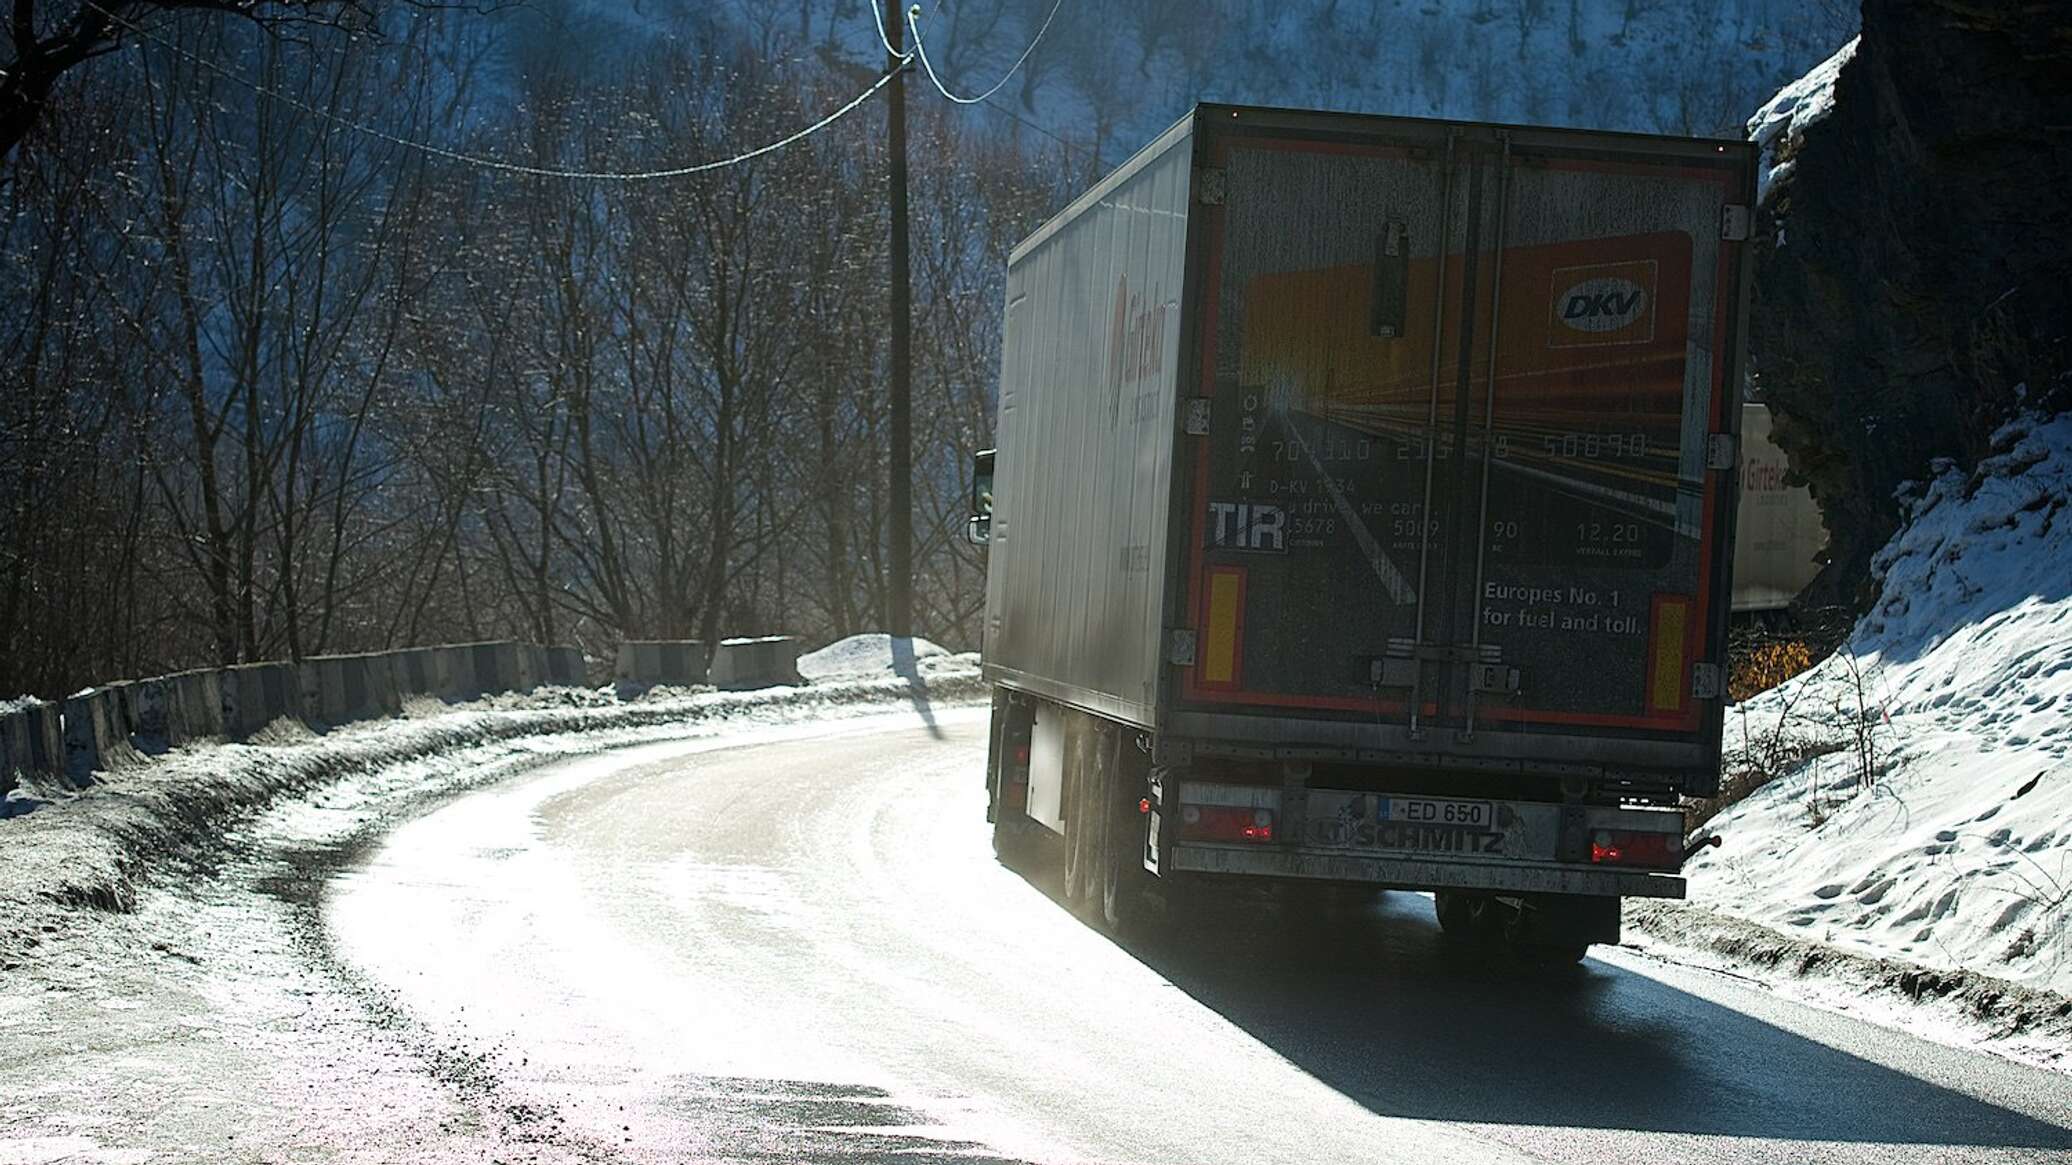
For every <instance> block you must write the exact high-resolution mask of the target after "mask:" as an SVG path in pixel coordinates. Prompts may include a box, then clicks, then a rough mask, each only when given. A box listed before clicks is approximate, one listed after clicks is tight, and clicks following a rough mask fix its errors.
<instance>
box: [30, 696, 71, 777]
mask: <svg viewBox="0 0 2072 1165" xmlns="http://www.w3.org/2000/svg"><path fill="white" fill-rule="evenodd" d="M20 715H22V716H26V717H27V718H28V721H29V767H30V768H31V769H32V770H33V771H35V772H37V773H40V774H42V775H44V776H49V777H62V776H64V775H65V706H64V705H63V704H56V703H52V702H51V701H49V700H41V701H38V702H37V703H35V704H32V705H30V706H29V707H27V708H24V709H23V710H22V711H21V713H20Z"/></svg>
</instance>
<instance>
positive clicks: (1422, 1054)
mask: <svg viewBox="0 0 2072 1165" xmlns="http://www.w3.org/2000/svg"><path fill="white" fill-rule="evenodd" d="M933 719H934V723H933V726H932V727H925V726H920V725H916V724H914V723H913V722H911V721H907V722H905V723H903V724H902V725H901V726H899V727H896V728H888V727H886V723H885V722H879V723H877V724H875V725H863V726H854V727H851V728H848V729H844V730H835V731H831V732H829V733H828V734H825V735H822V736H819V737H816V738H812V739H796V738H793V739H788V740H779V741H776V742H772V743H762V744H757V745H753V746H748V747H732V748H723V749H718V750H713V749H712V748H711V746H710V745H709V744H707V745H700V746H695V747H694V746H683V745H665V746H655V747H649V748H643V749H636V750H629V751H625V752H619V753H612V754H606V755H602V756H595V757H589V758H584V759H581V760H578V761H573V762H569V763H564V764H560V765H557V766H556V767H554V768H551V769H548V770H544V771H542V772H540V773H539V774H537V775H536V776H534V777H532V778H529V779H526V780H524V781H523V782H521V783H517V784H514V785H509V786H504V787H502V788H499V789H495V790H492V791H488V792H482V793H477V794H473V795H470V796H467V797H465V798H462V799H460V800H457V801H454V802H452V803H450V804H448V805H446V806H444V807H443V808H440V809H437V810H435V811H433V812H431V813H429V814H428V815H426V816H423V817H420V818H418V819H416V820H414V821H412V822H410V823H408V824H405V825H404V826H402V827H401V828H399V829H398V830H396V831H395V832H394V833H393V834H391V835H389V836H388V837H387V839H386V840H385V842H384V843H383V844H381V845H380V846H379V847H378V848H376V849H375V850H374V851H373V852H372V853H371V854H369V855H368V856H367V857H366V859H365V860H364V861H363V862H362V863H360V864H359V865H357V866H355V867H353V868H351V869H350V870H348V871H346V872H345V873H343V874H341V875H339V878H338V880H337V881H336V882H335V883H334V884H333V886H332V888H331V892H330V893H329V895H328V896H327V898H326V899H325V901H326V906H325V907H324V916H323V917H324V920H325V925H326V929H327V931H328V934H329V936H330V940H329V942H330V949H331V952H332V957H335V958H336V959H337V960H338V962H339V964H340V965H341V968H342V969H343V971H344V972H345V973H347V974H349V975H351V976H354V977H356V978H358V979H359V980H361V981H364V982H365V983H367V984H369V985H370V987H371V989H372V991H373V993H374V995H376V996H378V997H379V998H381V999H383V1000H384V1001H385V1002H384V1004H383V1005H384V1006H385V1007H393V1008H394V1009H396V1011H397V1013H399V1014H404V1015H407V1016H408V1017H409V1022H410V1023H411V1024H414V1025H417V1026H419V1027H420V1028H421V1029H423V1030H424V1031H426V1032H429V1033H434V1034H435V1035H436V1036H438V1037H439V1038H437V1039H435V1040H432V1041H430V1042H431V1043H433V1044H436V1045H438V1046H448V1047H461V1046H465V1047H473V1048H487V1049H491V1051H490V1052H488V1053H486V1054H484V1055H481V1056H479V1057H477V1059H476V1060H475V1061H474V1064H475V1070H474V1071H472V1072H470V1073H462V1075H464V1076H466V1077H467V1078H469V1079H470V1080H472V1081H473V1083H472V1084H471V1085H470V1087H472V1088H474V1089H476V1090H477V1091H478V1092H480V1093H481V1094H482V1096H483V1098H484V1099H485V1103H488V1104H492V1105H494V1106H495V1107H497V1108H498V1109H499V1110H500V1111H502V1112H504V1113H506V1114H516V1115H517V1116H518V1117H520V1118H521V1119H520V1120H519V1121H518V1122H517V1125H516V1126H515V1127H518V1128H521V1129H531V1130H533V1138H534V1139H535V1140H536V1141H537V1142H538V1143H539V1144H540V1145H542V1146H544V1145H549V1144H553V1145H559V1146H561V1147H563V1148H565V1149H569V1150H572V1151H575V1153H576V1155H578V1156H582V1157H595V1158H599V1159H623V1160H639V1161H647V1160H783V1161H812V1162H834V1161H843V1162H847V1161H915V1162H919V1161H929V1162H964V1161H999V1160H1008V1161H1040V1162H1053V1161H1060V1162H1062V1161H1090V1162H1147V1163H1148V1162H1157V1163H1168V1162H1172V1163H1179V1162H1188V1163H1197V1162H1198V1163H1214V1162H1231V1163H1243V1165H1262V1163H1265V1162H1304V1163H1311V1162H1354V1161H1417V1162H1440V1161H1505V1160H1542V1161H1563V1162H1567V1161H1573V1162H1590V1163H1592V1165H1597V1163H1601V1162H1604V1161H1667V1160H1689V1161H1706V1162H1719V1161H1779V1162H1804V1161H1895V1160H1903V1161H1937V1162H1940V1161H1972V1160H2031V1159H2038V1158H2044V1157H2052V1156H2057V1155H2060V1154H2062V1155H2064V1156H2065V1157H2066V1158H2067V1159H2072V1079H2068V1078H2067V1077H2065V1076H2063V1075H2058V1074H2053V1073H2049V1072H2045V1071H2040V1070H2035V1069H2029V1068H2024V1067H2020V1066H2017V1065H2014V1064H2011V1063H2009V1062H2006V1061H2003V1060H1999V1059H1996V1058H1993V1057H1989V1056H1984V1055H1979V1054H1974V1053H1968V1052H1963V1051H1958V1050H1954V1049H1951V1048H1947V1047H1944V1046H1941V1045H1937V1044H1933V1043H1928V1042H1924V1041H1922V1040H1919V1039H1916V1038H1913V1037H1909V1036H1905V1035H1901V1034H1896V1033H1894V1032H1892V1031H1889V1030H1886V1029H1882V1028H1877V1027H1873V1026H1870V1025H1867V1024H1864V1023H1862V1022H1859V1021H1857V1020H1854V1019H1850V1018H1847V1017H1843V1016H1838V1015H1835V1014H1832V1013H1828V1012H1823V1011H1818V1010H1814V1009H1811V1008H1807V1007H1803V1006H1800V1005H1797V1004H1794V1003H1791V1002H1787V1001H1785V1000H1782V999H1779V998H1777V997H1776V996H1774V995H1772V994H1769V993H1766V992H1764V991H1762V990H1761V989H1759V988H1755V987H1752V986H1750V985H1748V984H1746V983H1743V982H1739V981H1736V980H1734V979H1731V978H1728V977H1724V976H1720V975H1716V974H1712V973H1708V972H1703V971H1697V970H1692V969H1686V968H1681V967H1678V966H1675V965H1673V964H1668V963H1664V962H1661V961H1659V960H1655V959H1650V958H1647V957H1644V956H1641V955H1638V954H1636V953H1634V952H1630V951H1612V952H1609V953H1608V954H1606V955H1604V956H1603V957H1593V958H1592V959H1591V960H1590V961H1589V962H1588V963H1587V964H1586V966H1585V968H1584V969H1583V972H1582V973H1581V974H1580V975H1578V976H1576V977H1574V978H1571V979H1548V978H1544V977H1536V976H1534V975H1532V974H1529V973H1526V972H1522V971H1518V970H1515V969H1510V968H1504V967H1490V968H1487V969H1483V970H1480V971H1476V970H1472V969H1467V968H1463V967H1462V966H1460V965H1459V964H1458V963H1457V962H1454V961H1449V960H1448V959H1447V958H1445V957H1443V956H1442V953H1441V950H1440V948H1439V945H1438V942H1437V934H1436V931H1435V928H1434V926H1433V924H1432V923H1431V921H1430V906H1429V903H1428V902H1427V901H1426V900H1424V899H1423V898H1420V897H1418V896H1415V895H1387V896H1383V897H1381V898H1379V899H1377V900H1375V901H1373V902H1365V903H1352V904H1345V903H1340V904H1338V905H1336V906H1334V907H1332V908H1330V909H1326V910H1323V911H1321V912H1318V911H1315V910H1312V909H1310V908H1309V907H1308V906H1300V905H1298V904H1297V903H1293V902H1280V901H1276V900H1273V899H1271V898H1264V897H1263V898H1261V899H1260V900H1258V901H1253V902H1246V903H1243V904H1240V905H1239V906H1238V907H1236V908H1233V909H1232V910H1230V911H1227V912H1225V913H1223V914H1221V915H1218V916H1216V917H1213V918H1211V919H1209V920H1208V921H1207V922H1206V923H1205V924H1204V925H1203V926H1202V927H1201V928H1200V929H1199V930H1196V931H1193V932H1190V933H1184V934H1167V935H1165V936H1163V937H1158V938H1156V939H1152V940H1145V941H1143V942H1141V943H1133V944H1130V945H1118V944H1116V943H1114V942H1112V941H1110V940H1109V939H1107V938H1105V937H1103V936H1102V935H1100V934H1099V933H1097V932H1096V931H1094V930H1092V929H1090V928H1089V927H1088V926H1086V925H1085V924H1083V923H1082V922H1080V921H1078V920H1077V919H1075V918H1074V917H1073V916H1072V915H1070V914H1069V913H1068V912H1066V911H1065V910H1064V909H1063V908H1062V907H1061V906H1059V905H1058V903H1057V902H1056V900H1055V899H1054V898H1053V897H1051V896H1049V892H1048V891H1047V889H1046V888H1045V887H1042V886H1039V885H1034V884H1031V883H1030V882H1029V881H1025V880H1024V879H1023V878H1021V877H1019V876H1017V875H1015V874H1013V873H1010V872H1008V871H1007V870H1005V869H1003V868H1001V867H1000V866H999V865H997V864H996V863H995V862H994V860H993V858H992V855H991V852H990V848H989V844H988V835H987V831H986V828H985V826H984V824H983V821H982V813H983V793H982V791H981V789H980V787H979V777H978V774H979V771H980V769H981V767H982V765H983V761H984V752H985V743H984V728H983V723H984V722H983V719H982V717H981V716H980V715H976V714H973V713H971V712H965V711H958V712H950V713H945V714H943V715H941V716H938V717H935V718H933ZM1312 905H1313V904H1312ZM448 1067H449V1068H451V1065H448Z"/></svg>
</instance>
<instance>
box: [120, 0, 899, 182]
mask: <svg viewBox="0 0 2072 1165" xmlns="http://www.w3.org/2000/svg"><path fill="white" fill-rule="evenodd" d="M85 3H86V6H87V7H89V8H92V9H93V10H95V11H96V12H99V13H100V14H101V15H103V16H105V17H107V18H108V19H109V20H112V21H114V22H115V23H117V24H119V25H121V26H122V27H124V28H127V29H129V30H130V31H131V32H133V33H135V34H137V35H138V36H141V37H143V38H144V39H146V40H149V41H152V42H154V43H156V44H157V45H159V47H161V48H164V49H166V50H167V51H169V52H171V53H173V54H175V55H177V56H179V57H181V58H183V59H185V60H186V61H188V62H189V63H191V64H193V65H196V66H198V67H200V68H203V69H206V70H208V71H209V72H211V73H214V74H216V75H217V76H219V77H222V78H223V79H224V80H226V81H229V82H231V83H232V84H235V85H240V86H243V87H244V88H246V89H249V90H251V91H252V92H254V93H258V94H261V95H263V96H266V97H271V98H273V99H274V100H276V101H280V102H283V103H285V104H287V105H291V106H293V107H295V108H296V109H299V110H301V111H302V112H304V113H307V114H310V115H312V116H315V117H319V118H322V119H324V120H325V121H328V122H332V123H334V124H336V125H340V126H343V127H345V128H346V129H350V130H353V131H355V132H357V133H362V134H366V135H367V136H369V137H373V138H378V139H380V140H382V141H385V142H388V143H390V144H391V145H397V146H402V147H404V148H406V149H411V150H416V151H419V152H420V153H425V154H430V155H431V156H433V157H435V158H444V159H446V160H448V161H451V162H459V163H462V164H464V165H469V166H475V167H478V168H480V169H484V170H497V171H501V172H503V173H506V174H523V175H527V176H529V177H535V178H568V179H574V180H578V181H595V182H647V181H653V180H655V179H661V178H684V177H688V176H690V175H692V174H703V173H706V172H708V171H712V170H722V169H725V168H727V167H728V166H738V165H740V164H741V163H743V162H748V161H752V160H754V159H756V158H760V157H762V156H763V155H764V154H771V153H775V152H777V151H778V150H781V149H783V148H784V147H786V146H789V145H792V144H794V143H797V142H799V141H803V140H804V139H806V138H808V137H810V136H812V135H813V134H816V133H818V132H820V131H821V130H823V129H826V128H827V127H828V126H830V125H833V124H834V123H835V122H837V121H840V120H841V119H842V118H843V117H844V116H845V115H847V114H849V113H851V112H853V111H854V110H855V109H856V108H857V107H858V106H860V105H862V104H863V103H864V102H866V101H868V100H870V99H871V97H872V95H874V94H875V93H877V91H878V90H880V89H883V88H884V87H885V86H886V85H887V84H888V83H890V82H891V80H892V79H893V78H894V77H896V76H898V75H899V70H900V68H903V67H905V63H904V60H903V59H902V61H901V64H900V66H899V67H895V68H893V69H891V70H889V71H887V72H886V73H885V74H884V75H883V76H881V77H879V78H878V79H877V80H876V81H874V82H872V83H871V86H870V88H868V89H865V90H864V91H863V92H861V93H858V94H857V95H856V96H855V97H852V98H850V99H849V101H848V103H847V104H844V105H843V106H842V107H841V108H839V109H837V110H835V111H834V112H833V113H830V114H828V115H827V116H826V117H823V118H821V119H820V120H819V121H816V122H814V123H813V124H812V125H809V126H807V127H806V128H804V129H802V130H799V131H798V132H796V133H793V134H790V135H787V136H785V137H782V138H779V139H777V140H776V141H774V142H770V143H768V144H767V145H761V146H757V147H756V148H755V149H752V150H749V151H748V152H747V153H744V154H736V155H734V156H733V157H731V158H722V159H720V160H718V161H713V162H698V163H696V164H693V165H689V166H675V167H671V168H669V169H666V170H634V171H611V170H564V169H559V168H556V167H552V166H528V165H525V164H523V163H520V162H506V161H503V160H502V159H500V158H488V157H483V156H481V155H479V154H467V153H462V152H461V151H459V150H450V149H447V148H446V147H445V146H438V145H433V144H432V143H430V142H421V141H416V140H414V139H411V138H405V137H399V136H397V135H395V134H392V133H389V132H388V131H386V130H382V129H377V128H375V127H374V126H371V125H368V124H366V123H365V122H361V121H355V120H353V119H352V118H349V117H340V116H338V115H337V114H335V113H332V112H330V111H329V110H325V109H319V108H317V107H316V106H314V105H311V104H309V103H308V102H306V101H303V100H301V99H299V98H296V97H293V96H290V95H289V94H286V93H282V92H281V91H279V90H277V89H274V88H272V87H270V86H266V85H261V84H259V83H258V82H256V81H252V80H249V79H247V78H245V77H242V76H239V75H238V74H236V73H234V72H232V71H230V70H229V69H226V68H224V67H222V66H221V65H218V64H216V63H215V62H213V61H209V60H206V59H204V58H202V57H199V56H196V55H195V54H193V53H191V52H188V51H187V50H186V49H183V48H181V47H180V46H179V45H176V44H174V43H173V42H171V41H169V40H167V39H165V38H164V37H162V36H159V35H158V34H157V33H154V32H152V31H151V30H150V29H147V28H143V27H140V26H138V25H136V24H133V23H131V22H130V21H128V20H125V19H123V18H122V17H120V16H117V15H116V14H115V13H113V12H110V11H108V10H107V9H106V8H103V7H101V6H100V5H99V4H96V3H95V2H94V0H85ZM893 55H895V56H897V55H898V54H896V53H895V54H893Z"/></svg>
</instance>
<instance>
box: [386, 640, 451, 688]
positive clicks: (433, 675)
mask: <svg viewBox="0 0 2072 1165" xmlns="http://www.w3.org/2000/svg"><path fill="white" fill-rule="evenodd" d="M388 654H389V658H390V665H391V666H392V667H393V668H394V669H395V673H396V691H397V692H398V693H399V694H400V695H405V696H443V695H445V694H446V688H447V682H446V675H445V673H446V670H447V669H446V660H445V658H444V656H443V655H442V654H441V649H440V648H437V647H406V648H404V649H403V650H401V651H391V652H389V653H388Z"/></svg>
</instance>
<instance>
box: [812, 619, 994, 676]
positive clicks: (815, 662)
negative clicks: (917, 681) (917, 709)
mask: <svg viewBox="0 0 2072 1165" xmlns="http://www.w3.org/2000/svg"><path fill="white" fill-rule="evenodd" d="M940 658H958V659H969V660H971V661H972V662H973V663H974V664H975V663H976V660H977V657H976V656H960V657H950V653H949V651H948V649H946V648H943V647H939V646H937V645H935V644H933V643H930V642H928V641H927V640H926V639H918V638H916V639H905V638H900V639H895V638H894V637H892V636H890V635H887V634H885V633H884V632H882V631H867V632H865V633H863V634H861V635H851V636H850V637H849V638H847V639H837V640H835V641H834V642H833V643H830V644H828V645H827V646H826V647H823V648H821V649H820V650H819V651H811V652H807V653H806V654H805V655H802V656H800V657H799V674H800V675H802V676H804V677H806V678H807V679H809V680H813V681H816V682H818V681H823V680H831V679H837V678H844V677H863V676H887V675H909V676H910V675H913V674H915V672H916V671H917V669H918V664H919V662H920V661H921V660H924V659H940ZM931 666H935V665H931Z"/></svg>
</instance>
